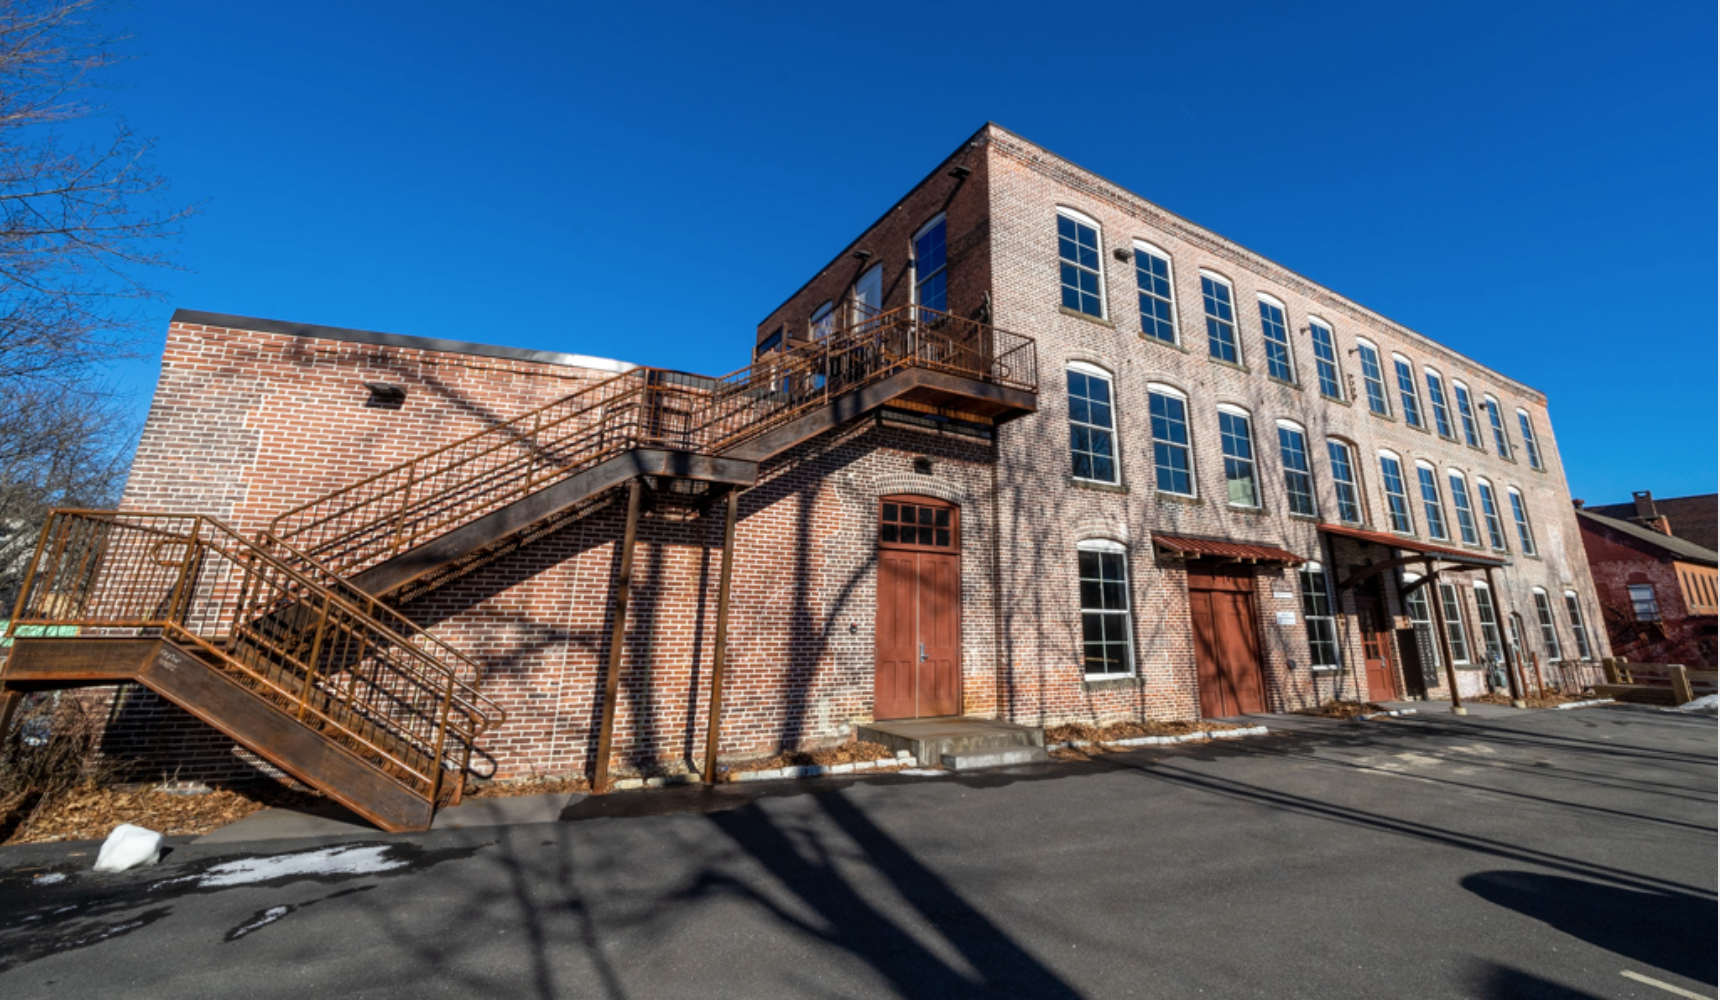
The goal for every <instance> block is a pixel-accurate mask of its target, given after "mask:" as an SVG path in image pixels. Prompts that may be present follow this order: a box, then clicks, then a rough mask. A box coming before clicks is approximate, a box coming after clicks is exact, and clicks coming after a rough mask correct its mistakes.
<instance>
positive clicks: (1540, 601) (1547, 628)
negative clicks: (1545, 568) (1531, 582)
mask: <svg viewBox="0 0 1720 1000" xmlns="http://www.w3.org/2000/svg"><path fill="white" fill-rule="evenodd" d="M1535 618H1536V619H1537V620H1538V621H1539V622H1540V624H1541V645H1542V646H1544V647H1546V650H1547V659H1549V660H1562V659H1564V658H1565V652H1564V650H1562V649H1560V648H1559V627H1558V626H1557V625H1555V624H1554V623H1553V601H1552V599H1551V598H1549V597H1548V596H1547V592H1546V591H1545V590H1543V589H1541V588H1540V587H1536V588H1535Z"/></svg>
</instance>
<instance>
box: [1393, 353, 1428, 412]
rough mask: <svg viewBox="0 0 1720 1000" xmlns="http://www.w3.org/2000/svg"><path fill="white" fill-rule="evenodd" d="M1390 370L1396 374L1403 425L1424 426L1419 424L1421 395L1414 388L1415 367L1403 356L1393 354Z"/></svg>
mask: <svg viewBox="0 0 1720 1000" xmlns="http://www.w3.org/2000/svg"><path fill="white" fill-rule="evenodd" d="M1392 368H1393V369H1394V370H1395V371H1396V372H1397V385H1398V402H1399V403H1400V404H1402V406H1403V420H1404V423H1406V424H1409V425H1410V426H1411V427H1422V426H1425V425H1424V424H1423V423H1422V422H1421V393H1419V392H1417V391H1416V387H1415V366H1414V365H1412V364H1410V361H1409V359H1408V358H1406V357H1404V356H1403V355H1401V354H1394V355H1392Z"/></svg>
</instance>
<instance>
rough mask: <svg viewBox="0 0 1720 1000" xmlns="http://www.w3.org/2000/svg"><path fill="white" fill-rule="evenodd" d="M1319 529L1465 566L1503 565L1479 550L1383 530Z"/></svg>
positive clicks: (1502, 560) (1327, 532)
mask: <svg viewBox="0 0 1720 1000" xmlns="http://www.w3.org/2000/svg"><path fill="white" fill-rule="evenodd" d="M1320 531H1321V532H1322V533H1324V534H1328V535H1338V536H1340V537H1343V538H1354V539H1357V540H1359V541H1363V542H1373V543H1374V544H1376V545H1384V546H1387V547H1389V548H1394V549H1403V550H1404V551H1406V552H1420V553H1423V554H1424V555H1429V556H1432V557H1434V558H1435V559H1439V560H1442V561H1445V562H1454V563H1460V564H1462V565H1465V566H1475V567H1478V568H1482V569H1485V568H1487V567H1490V566H1503V565H1505V560H1504V559H1503V558H1502V557H1500V556H1490V555H1483V554H1481V553H1479V552H1467V551H1465V550H1463V549H1454V548H1450V547H1448V546H1444V545H1434V544H1432V543H1431V542H1424V541H1421V540H1420V539H1415V538H1405V537H1403V536H1402V535H1388V534H1386V533H1385V532H1383V531H1363V530H1362V529H1360V528H1345V527H1342V526H1339V525H1335V524H1322V525H1320Z"/></svg>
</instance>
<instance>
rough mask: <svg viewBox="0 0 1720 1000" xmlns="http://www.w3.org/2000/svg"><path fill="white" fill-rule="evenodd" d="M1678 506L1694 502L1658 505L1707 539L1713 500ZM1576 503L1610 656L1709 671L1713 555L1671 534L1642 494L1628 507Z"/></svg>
mask: <svg viewBox="0 0 1720 1000" xmlns="http://www.w3.org/2000/svg"><path fill="white" fill-rule="evenodd" d="M1678 500H1682V501H1694V502H1690V503H1680V502H1678V501H1676V500H1675V501H1669V502H1668V501H1663V502H1665V503H1667V505H1668V506H1669V507H1672V508H1674V509H1676V510H1678V511H1680V512H1681V514H1682V520H1683V521H1684V522H1685V524H1686V525H1687V527H1686V528H1685V530H1686V531H1687V532H1690V533H1695V534H1701V533H1703V532H1704V531H1706V532H1707V534H1708V535H1709V536H1711V535H1712V531H1713V529H1712V525H1713V514H1714V511H1713V501H1714V497H1713V496H1708V497H1706V498H1704V497H1685V498H1678ZM1703 500H1706V501H1707V504H1706V506H1705V505H1704V504H1703V503H1702V501H1703ZM1577 503H1578V509H1577V525H1578V527H1580V528H1581V529H1582V533H1583V536H1582V537H1583V548H1584V550H1585V551H1586V552H1587V554H1588V560H1589V570H1590V572H1591V573H1592V574H1593V576H1594V581H1595V588H1596V593H1597V595H1598V596H1599V598H1600V604H1601V612H1602V615H1603V620H1604V621H1605V623H1606V630H1607V638H1608V641H1609V642H1610V643H1611V644H1612V648H1613V652H1615V653H1616V654H1617V655H1619V656H1621V657H1624V658H1625V659H1628V660H1633V661H1635V662H1638V663H1678V664H1683V665H1684V666H1686V667H1690V668H1692V669H1703V670H1713V669H1714V667H1715V662H1716V622H1717V619H1716V614H1715V612H1716V608H1715V604H1716V600H1717V594H1716V591H1717V590H1720V579H1717V578H1716V560H1720V555H1716V553H1715V551H1714V550H1713V549H1711V548H1706V547H1704V546H1702V545H1699V544H1697V543H1696V542H1694V541H1691V540H1689V539H1688V538H1683V537H1679V535H1677V534H1675V533H1674V531H1673V527H1672V521H1671V520H1670V518H1669V517H1668V515H1667V514H1665V513H1662V512H1661V510H1660V509H1659V503H1660V502H1657V501H1656V500H1655V499H1654V497H1653V496H1652V495H1651V494H1650V493H1648V492H1647V491H1644V492H1641V493H1638V494H1636V500H1635V502H1634V503H1632V504H1630V505H1628V506H1627V505H1623V504H1617V505H1612V506H1609V507H1596V508H1588V507H1583V506H1581V501H1578V502H1577ZM1621 508H1622V509H1621ZM1603 510H1612V511H1619V512H1620V513H1623V512H1625V511H1628V512H1629V518H1628V519H1626V518H1625V517H1618V516H1609V515H1606V514H1602V513H1599V511H1603ZM1704 522H1706V523H1704Z"/></svg>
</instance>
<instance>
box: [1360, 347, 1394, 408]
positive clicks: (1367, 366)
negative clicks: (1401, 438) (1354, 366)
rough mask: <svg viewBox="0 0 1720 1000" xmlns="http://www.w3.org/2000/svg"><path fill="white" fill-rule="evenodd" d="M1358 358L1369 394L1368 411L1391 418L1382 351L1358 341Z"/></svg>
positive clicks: (1363, 382) (1363, 380) (1364, 384)
mask: <svg viewBox="0 0 1720 1000" xmlns="http://www.w3.org/2000/svg"><path fill="white" fill-rule="evenodd" d="M1356 356H1357V357H1358V358H1361V360H1362V385H1363V386H1364V387H1365V388H1366V389H1367V392H1368V409H1370V410H1372V411H1374V412H1375V413H1377V414H1379V415H1380V416H1382V417H1389V416H1391V415H1392V404H1391V397H1389V396H1387V395H1386V376H1385V372H1384V371H1383V370H1382V369H1381V368H1380V349H1379V348H1377V347H1375V346H1374V345H1373V344H1370V343H1369V342H1367V341H1365V340H1357V341H1356Z"/></svg>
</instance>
